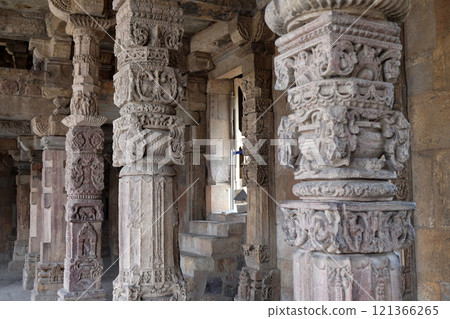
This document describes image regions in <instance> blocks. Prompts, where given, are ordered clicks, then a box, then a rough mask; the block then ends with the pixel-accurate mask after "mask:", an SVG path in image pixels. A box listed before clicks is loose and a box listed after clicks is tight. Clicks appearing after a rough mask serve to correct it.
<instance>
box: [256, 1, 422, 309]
mask: <svg viewBox="0 0 450 319" xmlns="http://www.w3.org/2000/svg"><path fill="white" fill-rule="evenodd" d="M393 2H395V3H393ZM387 4H389V5H387ZM409 7H410V1H409V0H396V1H387V0H385V1H383V0H382V1H377V2H375V3H374V2H373V1H369V0H368V1H356V0H355V1H345V3H341V2H340V1H327V2H323V3H322V4H321V5H320V6H319V7H318V6H317V3H316V1H309V0H298V1H283V0H273V1H272V2H271V3H269V5H268V7H267V9H266V16H265V18H266V23H267V24H268V26H269V27H270V28H271V29H272V30H273V31H274V32H276V33H277V34H279V35H280V36H281V37H280V38H279V39H278V40H277V41H276V45H277V47H278V51H279V55H278V56H277V57H275V74H276V76H277V82H276V86H275V88H276V89H278V90H286V94H287V98H288V102H289V105H290V109H291V114H290V115H288V116H286V117H283V118H282V120H281V123H280V125H279V128H278V136H279V138H280V144H279V161H280V163H281V164H282V165H284V166H286V167H288V168H290V169H293V170H294V176H295V178H296V179H297V180H298V181H299V182H298V183H297V184H296V185H295V186H294V188H293V193H294V195H296V196H297V197H298V198H299V200H296V201H289V202H284V203H282V205H281V206H282V207H283V211H284V212H285V222H284V225H283V230H284V232H285V235H286V240H287V242H288V243H289V244H290V245H292V246H295V247H297V248H298V251H297V252H296V253H295V254H294V258H293V263H294V264H293V266H294V283H293V288H294V297H295V299H296V300H399V299H401V263H400V260H399V256H398V254H397V253H396V252H395V251H397V250H399V249H403V248H406V247H408V246H409V245H410V244H411V243H412V242H413V240H414V230H413V227H412V225H411V214H412V213H413V211H414V209H415V204H414V203H407V202H399V201H393V198H394V197H395V195H396V193H397V191H398V190H397V187H396V186H395V185H394V184H392V183H391V182H390V180H392V179H395V178H396V174H397V172H399V171H400V170H401V169H402V168H403V163H405V162H406V161H407V159H408V156H409V154H408V149H409V145H410V143H409V123H408V121H407V120H406V118H405V117H404V116H403V115H402V113H401V112H398V111H394V110H392V107H393V101H394V85H393V84H394V83H395V82H396V81H397V78H398V76H399V73H400V71H399V67H400V59H401V50H402V45H401V42H400V28H399V27H398V26H397V24H396V23H394V22H393V21H402V20H403V19H405V17H406V15H407V13H408V11H409Z"/></svg>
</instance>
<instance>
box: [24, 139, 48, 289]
mask: <svg viewBox="0 0 450 319" xmlns="http://www.w3.org/2000/svg"><path fill="white" fill-rule="evenodd" d="M36 143H39V146H40V143H41V141H40V139H36ZM29 198H30V237H29V241H28V253H27V255H26V257H25V265H24V267H23V277H22V278H23V280H22V284H23V289H25V290H32V289H33V287H34V280H35V277H36V264H37V263H38V262H39V256H40V255H39V254H40V246H41V233H42V217H43V216H42V215H43V214H42V205H41V199H42V151H39V150H36V151H34V152H33V154H32V157H31V164H30V196H29Z"/></svg>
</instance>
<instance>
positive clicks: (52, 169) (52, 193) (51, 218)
mask: <svg viewBox="0 0 450 319" xmlns="http://www.w3.org/2000/svg"><path fill="white" fill-rule="evenodd" d="M64 141H65V137H63V136H47V137H44V138H42V146H43V148H44V150H43V153H42V164H43V167H42V199H41V202H42V215H43V216H42V220H41V222H42V235H41V245H40V254H39V255H40V260H39V262H38V264H37V265H36V280H35V284H34V289H33V292H32V295H31V298H32V300H57V299H58V295H57V291H58V289H60V288H62V286H63V274H64V255H65V251H66V242H65V239H66V222H65V219H64V216H62V215H61V213H62V212H64V205H65V204H66V192H65V184H64V175H65V174H64V163H65V161H66V152H65V151H64Z"/></svg>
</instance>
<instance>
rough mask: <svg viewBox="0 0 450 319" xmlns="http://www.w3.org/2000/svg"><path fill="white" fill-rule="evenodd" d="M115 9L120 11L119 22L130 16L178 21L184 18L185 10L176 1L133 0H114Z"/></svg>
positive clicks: (118, 14)
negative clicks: (151, 0)
mask: <svg viewBox="0 0 450 319" xmlns="http://www.w3.org/2000/svg"><path fill="white" fill-rule="evenodd" d="M113 10H115V11H118V13H117V18H116V19H117V22H118V23H119V22H120V21H122V19H124V18H126V17H129V16H133V17H134V16H136V17H141V18H153V17H154V18H155V20H162V19H164V20H170V21H175V22H178V21H180V20H181V19H182V16H183V10H182V9H180V8H179V6H178V4H177V2H174V1H153V2H149V1H146V0H133V1H114V3H113Z"/></svg>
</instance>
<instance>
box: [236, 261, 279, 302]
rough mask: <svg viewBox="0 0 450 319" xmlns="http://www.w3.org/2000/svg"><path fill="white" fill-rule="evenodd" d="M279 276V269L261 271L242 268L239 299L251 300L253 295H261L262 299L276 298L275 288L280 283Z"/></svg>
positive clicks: (270, 299)
mask: <svg viewBox="0 0 450 319" xmlns="http://www.w3.org/2000/svg"><path fill="white" fill-rule="evenodd" d="M279 277H280V275H279V272H278V271H277V270H270V271H261V270H254V269H249V268H247V267H244V268H242V270H241V273H240V275H239V288H238V294H237V298H238V300H241V301H251V300H252V297H254V296H259V295H260V296H261V301H272V300H274V298H275V296H274V288H275V287H276V286H277V285H279ZM255 301H256V300H255Z"/></svg>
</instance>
